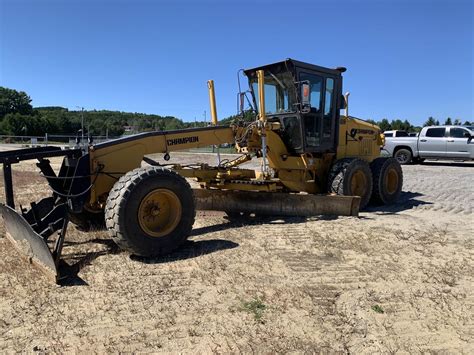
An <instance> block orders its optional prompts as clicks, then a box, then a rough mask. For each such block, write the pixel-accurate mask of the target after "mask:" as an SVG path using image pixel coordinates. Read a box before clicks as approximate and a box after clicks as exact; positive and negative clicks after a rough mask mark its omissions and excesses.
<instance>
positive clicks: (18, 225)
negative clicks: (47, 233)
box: [0, 204, 59, 282]
mask: <svg viewBox="0 0 474 355" xmlns="http://www.w3.org/2000/svg"><path fill="white" fill-rule="evenodd" d="M0 212H1V214H2V216H3V220H4V222H5V231H6V236H7V239H8V240H9V241H10V242H11V243H12V244H13V246H14V247H15V249H17V250H18V251H19V252H20V254H21V255H22V257H24V258H25V259H26V260H28V261H29V263H30V264H33V265H34V266H36V267H37V268H38V269H40V270H41V271H42V272H43V273H44V274H46V276H47V277H48V278H49V279H51V280H54V282H57V281H58V279H59V273H58V268H57V265H56V262H55V260H54V257H53V254H52V253H51V250H50V249H49V247H48V244H47V243H46V241H45V240H44V239H43V237H41V236H40V235H39V234H38V233H36V232H35V231H34V230H33V228H32V227H31V226H30V224H29V223H28V222H27V221H26V220H25V219H24V218H23V216H21V215H19V214H18V213H17V212H16V211H15V210H14V209H12V208H11V207H9V206H6V205H3V204H0Z"/></svg>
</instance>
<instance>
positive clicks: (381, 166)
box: [370, 158, 403, 204]
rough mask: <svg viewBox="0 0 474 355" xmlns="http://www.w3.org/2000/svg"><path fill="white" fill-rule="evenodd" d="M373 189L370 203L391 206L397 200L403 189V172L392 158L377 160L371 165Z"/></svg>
mask: <svg viewBox="0 0 474 355" xmlns="http://www.w3.org/2000/svg"><path fill="white" fill-rule="evenodd" d="M370 168H371V169H372V176H373V179H374V189H373V192H372V199H371V200H372V201H373V202H375V203H377V204H391V203H394V202H396V201H397V200H398V198H399V196H400V193H401V191H402V187H403V172H402V168H401V166H400V164H399V163H398V161H397V160H395V159H394V158H377V159H375V160H374V161H373V162H372V163H371V164H370Z"/></svg>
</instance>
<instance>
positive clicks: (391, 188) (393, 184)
mask: <svg viewBox="0 0 474 355" xmlns="http://www.w3.org/2000/svg"><path fill="white" fill-rule="evenodd" d="M384 183H385V186H386V187H387V192H388V193H389V194H390V195H392V194H394V193H395V192H396V191H397V188H398V174H397V172H396V170H395V169H393V168H390V169H389V170H388V171H387V174H386V175H385V181H384Z"/></svg>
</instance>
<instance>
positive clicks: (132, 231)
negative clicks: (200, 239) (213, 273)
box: [105, 167, 195, 256]
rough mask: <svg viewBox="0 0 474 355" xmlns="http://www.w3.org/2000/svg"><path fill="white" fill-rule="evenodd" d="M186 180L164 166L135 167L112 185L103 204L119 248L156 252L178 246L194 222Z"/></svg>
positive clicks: (191, 199)
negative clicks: (105, 202) (105, 203)
mask: <svg viewBox="0 0 474 355" xmlns="http://www.w3.org/2000/svg"><path fill="white" fill-rule="evenodd" d="M194 217H195V207H194V197H193V192H192V190H191V187H190V186H189V184H188V182H187V181H186V180H185V179H184V178H183V177H181V176H180V175H178V174H177V173H175V172H173V171H170V170H168V169H164V168H156V167H147V168H140V169H135V170H133V171H131V172H129V173H127V174H125V175H124V176H122V177H121V178H120V179H119V180H118V181H117V182H116V183H115V185H114V187H113V189H112V190H111V192H110V194H109V197H108V199H107V205H106V207H105V222H106V226H107V229H108V230H109V233H110V235H111V237H112V239H113V240H114V241H115V243H116V244H117V245H118V246H119V247H120V248H122V249H124V250H127V251H129V252H131V253H133V254H135V255H141V256H158V255H163V254H167V253H169V252H171V251H173V250H174V249H176V248H178V247H179V246H180V245H181V244H182V243H183V242H184V241H185V240H186V238H187V237H188V236H189V234H190V233H191V229H192V226H193V224H194Z"/></svg>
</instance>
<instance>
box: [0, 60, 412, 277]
mask: <svg viewBox="0 0 474 355" xmlns="http://www.w3.org/2000/svg"><path fill="white" fill-rule="evenodd" d="M344 71H345V68H340V67H339V68H336V69H329V68H324V67H321V66H316V65H312V64H308V63H303V62H300V61H296V60H292V59H287V60H284V61H281V62H278V63H274V64H270V65H265V66H262V67H258V68H252V69H247V70H243V73H244V75H245V76H246V77H247V78H248V84H249V85H248V86H249V88H248V90H247V91H245V92H239V96H238V97H239V99H240V105H239V106H240V112H241V113H242V114H244V112H247V113H248V112H253V119H251V120H248V119H247V120H244V119H236V120H235V121H234V122H233V123H232V124H230V125H229V126H219V125H218V124H217V123H218V120H217V114H216V104H215V94H214V83H213V81H212V80H210V81H209V82H208V87H209V94H210V95H209V97H210V106H211V114H212V123H213V124H212V125H210V126H209V127H204V128H192V129H185V130H175V131H156V132H147V133H141V134H136V135H132V136H127V137H123V138H119V139H115V140H111V141H108V142H104V143H98V144H92V143H89V144H88V145H86V146H85V147H80V146H78V147H77V148H75V149H61V148H60V147H40V148H31V149H20V150H15V151H7V152H3V153H0V162H1V163H2V164H3V173H4V183H5V185H4V186H5V197H6V203H5V204H1V205H0V211H1V213H2V215H3V219H4V221H5V227H6V234H7V237H8V239H9V240H10V241H12V243H13V245H15V246H16V247H17V249H19V250H20V251H21V252H22V253H23V254H24V255H26V256H27V258H28V260H29V261H30V262H31V263H33V264H35V265H37V266H39V267H40V268H41V269H42V270H43V271H45V272H46V273H47V274H49V275H52V277H53V278H54V279H55V280H56V281H57V280H58V279H60V278H61V277H62V275H61V270H60V269H61V267H60V262H61V251H62V248H63V243H64V240H65V237H66V230H67V226H68V223H69V222H72V223H73V224H75V225H77V226H78V227H79V228H80V229H82V230H84V231H88V230H91V229H96V228H106V229H107V230H108V232H109V234H110V236H111V238H112V239H113V240H114V242H115V243H116V244H117V245H118V246H119V247H120V248H122V249H123V250H126V251H128V252H130V253H132V254H135V255H141V256H150V257H156V256H160V255H163V254H166V253H169V252H171V251H172V250H174V249H176V248H178V247H179V246H180V245H181V244H182V243H183V242H184V241H185V239H186V238H187V237H188V236H189V234H190V232H191V229H192V226H193V223H194V218H195V210H196V209H211V210H221V211H225V212H226V213H227V214H228V215H229V218H233V217H240V218H246V216H248V214H250V213H255V214H259V215H260V214H262V215H264V214H266V215H286V216H292V215H305V216H310V215H320V214H333V215H352V216H354V215H355V216H357V215H358V212H359V208H364V207H365V206H366V205H367V204H368V203H369V201H373V202H375V203H379V204H388V203H393V202H394V201H396V200H397V198H398V196H399V194H400V191H401V189H402V181H403V176H402V171H401V168H400V165H399V164H398V162H397V161H396V160H395V159H393V158H383V157H380V150H381V147H382V146H383V143H384V142H383V139H384V138H383V135H382V134H381V132H380V129H379V127H377V126H375V125H372V124H370V123H368V122H365V121H362V120H360V119H357V118H354V117H350V116H349V115H348V102H347V101H348V96H347V95H346V96H343V95H342V73H343V72H344ZM239 91H240V88H239ZM245 103H246V104H247V105H248V107H249V110H244V107H245V105H244V104H245ZM343 108H345V110H346V111H345V115H340V110H341V109H343ZM246 116H248V114H247V115H246ZM242 117H244V115H242ZM223 144H233V145H235V148H236V150H237V152H238V153H240V155H239V156H237V157H236V158H235V159H233V160H221V159H219V161H218V163H217V164H216V166H209V165H208V164H199V163H197V162H196V163H195V164H190V165H180V164H168V163H167V164H160V163H158V162H157V161H155V160H153V159H151V157H149V155H151V154H156V153H162V154H164V159H165V160H166V161H169V159H170V156H171V154H172V153H173V152H175V151H180V150H187V149H190V148H199V147H208V146H220V145H223ZM58 156H63V157H64V158H63V162H62V165H61V168H60V169H59V171H58V172H55V171H54V170H53V169H52V168H51V165H50V161H49V160H48V158H51V157H58ZM255 158H259V159H260V160H259V161H260V162H261V168H260V169H258V170H257V171H256V170H253V169H244V168H240V167H239V166H240V165H242V164H244V163H246V162H248V161H250V160H251V159H255ZM28 159H37V160H38V162H37V166H38V168H39V170H40V171H41V173H42V175H43V176H44V177H45V178H46V180H47V182H48V184H49V186H50V188H51V190H52V195H51V196H50V197H47V198H44V199H42V200H40V201H38V202H33V203H31V206H30V207H29V208H28V209H27V208H23V207H20V210H18V211H17V210H16V209H15V202H14V195H13V182H12V170H11V166H12V164H15V163H18V162H20V161H23V160H28ZM186 178H192V179H195V180H196V181H197V182H198V183H199V185H200V187H201V188H199V189H191V187H190V185H189V184H188V182H187V180H186ZM54 234H56V237H51V236H53V235H54Z"/></svg>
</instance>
